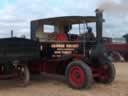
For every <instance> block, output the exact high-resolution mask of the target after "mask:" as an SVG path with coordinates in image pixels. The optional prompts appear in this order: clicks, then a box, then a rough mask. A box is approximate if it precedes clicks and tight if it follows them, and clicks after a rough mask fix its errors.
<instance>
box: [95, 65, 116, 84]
mask: <svg viewBox="0 0 128 96" xmlns="http://www.w3.org/2000/svg"><path fill="white" fill-rule="evenodd" d="M115 75H116V70H115V66H114V64H112V63H105V64H102V65H101V66H100V68H99V76H98V78H96V81H98V82H100V83H104V84H110V83H112V82H113V81H114V79H115Z"/></svg>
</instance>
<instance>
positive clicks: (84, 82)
mask: <svg viewBox="0 0 128 96" xmlns="http://www.w3.org/2000/svg"><path fill="white" fill-rule="evenodd" d="M65 75H66V80H67V82H68V84H69V85H70V86H71V87H72V88H75V89H82V88H86V89H88V88H90V87H91V86H92V81H93V80H92V72H91V70H90V68H89V67H88V65H86V64H85V63H84V62H82V61H73V62H71V63H70V64H69V65H68V66H67V69H66V74H65Z"/></svg>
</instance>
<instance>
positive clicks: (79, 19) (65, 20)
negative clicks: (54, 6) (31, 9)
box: [32, 16, 97, 25]
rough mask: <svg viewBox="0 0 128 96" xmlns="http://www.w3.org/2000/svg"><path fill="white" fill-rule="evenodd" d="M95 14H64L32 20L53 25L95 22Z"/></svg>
mask: <svg viewBox="0 0 128 96" xmlns="http://www.w3.org/2000/svg"><path fill="white" fill-rule="evenodd" d="M96 20H97V19H96V16H64V17H54V18H46V19H39V20H33V21H32V22H38V23H41V24H47V25H55V24H80V23H91V22H96Z"/></svg>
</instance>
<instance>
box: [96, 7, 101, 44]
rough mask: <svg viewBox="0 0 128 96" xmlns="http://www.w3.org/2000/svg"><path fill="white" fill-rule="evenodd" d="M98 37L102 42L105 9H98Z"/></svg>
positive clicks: (98, 40)
mask: <svg viewBox="0 0 128 96" xmlns="http://www.w3.org/2000/svg"><path fill="white" fill-rule="evenodd" d="M95 12H96V18H97V21H96V37H97V42H98V43H99V42H100V43H101V42H102V32H103V10H100V9H96V11H95Z"/></svg>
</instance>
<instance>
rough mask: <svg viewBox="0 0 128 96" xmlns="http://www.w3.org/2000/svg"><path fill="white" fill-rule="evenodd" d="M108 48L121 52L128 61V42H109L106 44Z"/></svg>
mask: <svg viewBox="0 0 128 96" xmlns="http://www.w3.org/2000/svg"><path fill="white" fill-rule="evenodd" d="M105 46H106V48H107V49H108V50H110V51H116V52H119V53H120V54H121V55H122V56H123V57H124V59H125V60H126V61H128V44H127V43H126V44H113V43H107V44H105Z"/></svg>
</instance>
